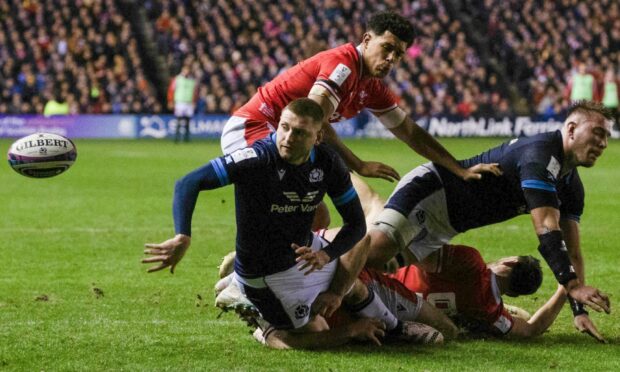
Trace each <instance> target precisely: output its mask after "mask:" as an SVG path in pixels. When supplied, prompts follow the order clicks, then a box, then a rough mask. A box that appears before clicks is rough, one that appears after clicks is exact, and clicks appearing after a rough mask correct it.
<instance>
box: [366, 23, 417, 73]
mask: <svg viewBox="0 0 620 372" xmlns="http://www.w3.org/2000/svg"><path fill="white" fill-rule="evenodd" d="M406 49H407V43H405V42H404V41H401V40H400V39H399V38H398V37H397V36H396V35H394V34H393V33H391V32H390V31H385V32H384V33H383V35H377V34H375V33H374V32H372V31H370V32H367V33H365V34H364V39H363V41H362V50H363V59H364V70H365V73H366V74H369V75H371V76H373V77H378V78H383V77H385V76H386V75H387V74H389V73H390V71H392V68H394V65H396V64H397V63H398V62H400V60H401V59H402V58H403V56H404V55H405V50H406Z"/></svg>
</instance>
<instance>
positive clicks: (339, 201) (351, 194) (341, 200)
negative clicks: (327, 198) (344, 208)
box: [332, 186, 357, 206]
mask: <svg viewBox="0 0 620 372" xmlns="http://www.w3.org/2000/svg"><path fill="white" fill-rule="evenodd" d="M355 197H357V193H356V192H355V189H354V188H353V186H351V188H350V189H349V190H347V192H345V193H344V194H342V195H340V196H339V197H337V198H333V199H332V201H333V202H334V205H336V206H339V205H343V204H347V203H348V202H350V201H351V200H353V199H355Z"/></svg>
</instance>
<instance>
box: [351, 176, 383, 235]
mask: <svg viewBox="0 0 620 372" xmlns="http://www.w3.org/2000/svg"><path fill="white" fill-rule="evenodd" d="M351 182H352V183H353V187H354V188H355V191H356V192H357V196H358V197H359V198H360V203H361V204H362V208H363V209H364V216H366V226H370V225H371V224H372V222H373V221H374V220H375V219H376V218H377V216H378V215H379V214H380V213H381V211H383V205H384V204H385V200H383V199H382V198H381V196H380V195H379V194H378V193H377V192H376V191H375V190H373V188H372V187H370V185H368V184H367V183H366V182H365V181H364V180H362V179H361V178H360V177H359V176H358V175H356V174H355V173H351Z"/></svg>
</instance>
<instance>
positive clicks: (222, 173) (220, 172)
mask: <svg viewBox="0 0 620 372" xmlns="http://www.w3.org/2000/svg"><path fill="white" fill-rule="evenodd" d="M211 165H213V169H215V173H216V174H217V178H218V179H219V180H220V184H221V185H222V186H225V185H228V184H229V183H230V181H229V180H228V172H227V171H226V168H225V167H224V164H223V163H222V159H220V158H217V159H213V160H211Z"/></svg>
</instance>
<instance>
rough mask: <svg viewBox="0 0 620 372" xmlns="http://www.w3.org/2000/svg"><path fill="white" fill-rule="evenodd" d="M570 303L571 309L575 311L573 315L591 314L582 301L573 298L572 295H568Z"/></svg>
mask: <svg viewBox="0 0 620 372" xmlns="http://www.w3.org/2000/svg"><path fill="white" fill-rule="evenodd" d="M568 303H569V304H570V309H571V310H572V311H573V317H576V316H579V315H583V314H585V315H588V314H589V313H588V312H587V311H586V309H585V306H584V305H583V304H582V303H581V302H579V301H577V300H575V299H574V298H572V297H571V296H568Z"/></svg>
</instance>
